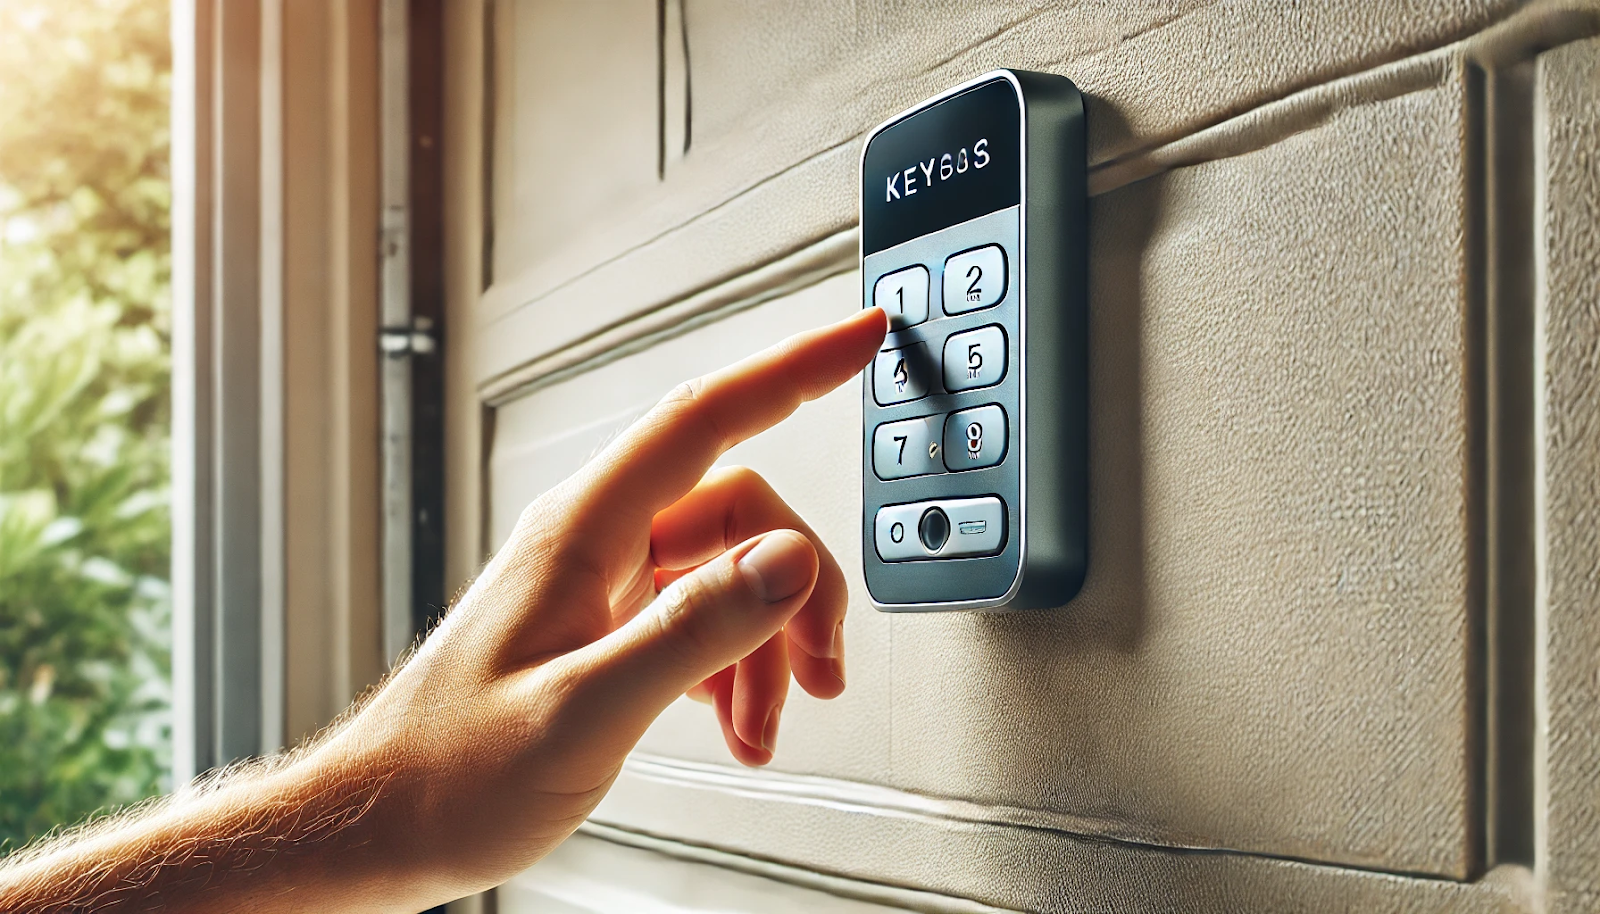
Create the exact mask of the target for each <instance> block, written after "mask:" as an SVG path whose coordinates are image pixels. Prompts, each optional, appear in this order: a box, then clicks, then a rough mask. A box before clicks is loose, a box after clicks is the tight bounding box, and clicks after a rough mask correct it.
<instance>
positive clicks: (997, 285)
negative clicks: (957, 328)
mask: <svg viewBox="0 0 1600 914" xmlns="http://www.w3.org/2000/svg"><path fill="white" fill-rule="evenodd" d="M1005 295H1006V252H1005V251H1004V250H1003V249H1001V247H1000V245H998V244H990V245H985V246H983V247H981V248H974V249H973V250H970V251H963V252H962V253H960V254H954V255H952V256H951V257H950V259H949V260H946V261H945V262H944V313H946V314H960V313H962V312H964V311H976V310H978V309H979V308H988V307H990V306H992V305H998V304H999V303H1000V299H1002V298H1005Z"/></svg>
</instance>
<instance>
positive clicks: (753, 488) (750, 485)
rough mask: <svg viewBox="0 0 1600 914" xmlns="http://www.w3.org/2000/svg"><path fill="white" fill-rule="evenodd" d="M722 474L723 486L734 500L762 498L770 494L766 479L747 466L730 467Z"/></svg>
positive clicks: (770, 487)
mask: <svg viewBox="0 0 1600 914" xmlns="http://www.w3.org/2000/svg"><path fill="white" fill-rule="evenodd" d="M723 472H724V485H726V486H727V487H728V489H729V490H730V491H731V492H732V493H733V495H734V496H735V497H736V498H740V499H745V498H752V497H762V496H765V495H768V494H769V493H771V492H772V486H771V485H770V484H768V483H767V480H766V477H764V476H762V475H761V474H760V473H758V472H756V471H755V470H752V469H750V468H749V467H747V466H732V467H728V468H727V469H726V470H725V471H723Z"/></svg>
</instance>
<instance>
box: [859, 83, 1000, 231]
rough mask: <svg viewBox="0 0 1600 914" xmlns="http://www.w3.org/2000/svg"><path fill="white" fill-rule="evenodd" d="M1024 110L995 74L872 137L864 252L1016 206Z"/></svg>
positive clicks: (865, 177)
mask: <svg viewBox="0 0 1600 914" xmlns="http://www.w3.org/2000/svg"><path fill="white" fill-rule="evenodd" d="M1021 116H1022V114H1021V108H1020V107H1019V104H1018V101H1017V96H1016V93H1015V92H1014V91H1013V90H1012V88H1011V86H1010V85H1009V84H1008V83H1007V82H1005V81H1004V80H995V81H993V82H988V83H984V84H983V85H980V86H975V87H973V88H971V89H968V90H967V91H965V92H963V93H961V94H960V95H956V96H953V97H951V98H949V99H946V100H944V101H943V102H941V103H940V104H939V105H938V106H937V108H930V109H927V110H924V111H921V112H918V113H917V114H913V115H912V116H910V117H908V118H906V119H905V120H903V121H900V122H899V123H897V124H894V125H893V126H891V127H889V128H887V129H885V130H884V131H883V132H881V133H879V134H878V135H877V136H875V137H873V138H872V141H871V142H870V143H869V144H868V146H867V151H866V155H865V156H864V157H863V159H862V167H861V181H862V187H861V207H862V213H861V240H862V252H863V253H864V254H874V253H876V252H878V251H881V250H884V249H885V248H890V247H893V246H895V245H897V244H900V243H902V242H905V241H909V240H911V239H912V238H915V237H917V236H919V235H926V234H928V233H929V232H934V231H938V230H939V229H942V228H946V227H948V226H952V225H957V224H959V223H962V222H966V221H967V220H969V219H973V218H976V217H978V216H982V215H985V214H987V213H992V212H994V211H995V210H998V209H1003V208H1005V207H1008V206H1015V205H1016V204H1017V203H1018V201H1019V200H1020V199H1021V188H1022V150H1021V141H1020V137H1021Z"/></svg>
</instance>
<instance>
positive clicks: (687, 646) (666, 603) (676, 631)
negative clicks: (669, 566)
mask: <svg viewBox="0 0 1600 914" xmlns="http://www.w3.org/2000/svg"><path fill="white" fill-rule="evenodd" d="M660 599H661V604H662V605H661V611H660V612H659V613H657V614H656V616H655V620H656V622H655V624H656V626H657V627H658V631H659V633H660V635H661V637H662V640H663V641H665V642H666V643H667V644H668V645H670V646H672V648H673V649H675V650H676V651H677V652H678V654H679V657H680V659H682V660H683V661H685V662H686V663H694V662H695V661H697V660H698V659H700V658H703V657H706V656H709V655H711V654H713V653H715V651H716V646H717V637H716V618H715V610H716V607H715V606H714V603H715V599H714V597H713V596H712V594H711V593H710V590H709V588H707V587H706V586H705V585H704V584H703V583H701V582H699V581H697V580H694V579H693V578H685V579H683V580H681V581H679V582H678V583H676V584H674V585H672V586H671V587H669V588H667V590H666V591H665V592H663V593H662V594H661V598H660Z"/></svg>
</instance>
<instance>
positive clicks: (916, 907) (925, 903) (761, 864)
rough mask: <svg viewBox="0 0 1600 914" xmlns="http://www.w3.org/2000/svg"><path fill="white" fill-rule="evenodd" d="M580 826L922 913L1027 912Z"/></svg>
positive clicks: (607, 837)
mask: <svg viewBox="0 0 1600 914" xmlns="http://www.w3.org/2000/svg"><path fill="white" fill-rule="evenodd" d="M578 830H579V831H580V832H582V833H583V834H586V835H589V836H590V837H593V838H599V839H600V840H602V841H609V842H611V843H613V844H621V845H623V846H626V847H632V848H638V849H640V850H647V851H654V852H656V853H658V854H664V855H666V856H668V857H674V858H677V859H679V860H686V861H690V862H693V863H703V864H706V865H708V866H715V867H720V868H722V869H727V870H733V871H735V872H739V873H747V874H749V875H752V876H760V877H762V878H765V879H772V880H775V881H777V882H783V883H787V884H789V885H794V886H799V887H801V888H806V889H812V890H814V891H818V892H826V893H827V894H829V895H834V896H837V897H839V898H848V899H851V900H854V901H865V902H870V903H872V904H878V905H884V906H887V907H895V908H904V909H905V910H907V911H920V912H923V914H1021V912H1016V911H1012V910H1011V909H1008V908H997V907H994V906H993V905H987V904H983V903H982V902H977V901H973V900H971V899H967V898H959V897H956V896H953V895H941V894H939V893H937V892H929V891H925V890H922V889H910V888H904V887H901V886H894V885H885V884H883V883H879V882H868V881H865V880H862V879H852V878H849V877H847V876H836V875H833V874H831V873H821V872H818V871H816V870H808V869H803V868H801V867H797V866H790V865H789V864H786V863H778V862H776V861H772V860H761V859H759V858H756V857H747V856H745V855H743V854H734V853H730V852H728V851H723V850H717V849H716V848H711V847H702V846H701V845H698V844H685V843H683V842H681V841H674V840H671V839H669V838H657V837H655V836H653V835H646V834H643V833H640V832H635V831H629V830H627V829H625V828H617V827H616V826H614V825H604V824H601V823H599V822H585V823H584V824H583V825H581V826H579V828H578Z"/></svg>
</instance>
